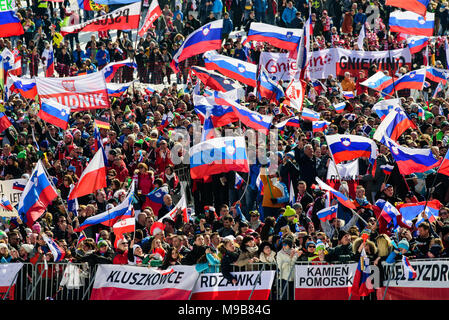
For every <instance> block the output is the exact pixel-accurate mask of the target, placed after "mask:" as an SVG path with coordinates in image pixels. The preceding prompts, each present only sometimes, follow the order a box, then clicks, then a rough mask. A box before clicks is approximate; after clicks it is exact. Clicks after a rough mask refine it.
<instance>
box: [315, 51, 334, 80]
mask: <svg viewBox="0 0 449 320" xmlns="http://www.w3.org/2000/svg"><path fill="white" fill-rule="evenodd" d="M337 62H338V52H337V51H336V49H325V50H319V51H313V52H312V57H311V58H310V61H309V67H308V70H309V74H310V78H311V79H326V78H327V77H328V76H329V75H330V74H331V75H334V76H335V75H336V73H337Z"/></svg>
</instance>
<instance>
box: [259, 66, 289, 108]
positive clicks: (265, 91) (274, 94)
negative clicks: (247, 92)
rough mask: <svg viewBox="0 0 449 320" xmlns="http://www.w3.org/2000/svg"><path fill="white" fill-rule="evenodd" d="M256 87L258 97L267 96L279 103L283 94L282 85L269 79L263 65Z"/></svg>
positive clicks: (271, 100)
mask: <svg viewBox="0 0 449 320" xmlns="http://www.w3.org/2000/svg"><path fill="white" fill-rule="evenodd" d="M257 89H258V90H257V92H258V95H259V99H262V98H267V99H268V100H269V101H270V102H275V103H279V101H280V99H281V98H282V97H284V96H285V93H284V90H283V89H282V87H281V86H280V85H279V84H278V83H277V82H275V81H274V80H272V79H270V76H269V75H268V73H267V71H266V70H265V68H263V67H262V68H261V69H260V73H259V82H258V87H257Z"/></svg>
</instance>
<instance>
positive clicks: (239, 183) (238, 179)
mask: <svg viewBox="0 0 449 320" xmlns="http://www.w3.org/2000/svg"><path fill="white" fill-rule="evenodd" d="M244 183H245V180H243V178H242V177H241V176H240V175H239V174H238V173H237V172H236V173H235V183H234V188H235V189H237V190H240V189H241V188H242V186H243V184H244Z"/></svg>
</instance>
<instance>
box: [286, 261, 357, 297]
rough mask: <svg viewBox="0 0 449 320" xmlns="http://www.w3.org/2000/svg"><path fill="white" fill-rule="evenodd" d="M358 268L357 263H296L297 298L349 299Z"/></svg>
mask: <svg viewBox="0 0 449 320" xmlns="http://www.w3.org/2000/svg"><path fill="white" fill-rule="evenodd" d="M356 269H357V263H352V264H335V265H296V270H295V271H296V278H295V300H348V298H349V295H350V289H351V287H352V280H353V279H354V274H355V271H356ZM352 298H355V299H359V297H358V296H357V297H355V296H353V297H351V299H352Z"/></svg>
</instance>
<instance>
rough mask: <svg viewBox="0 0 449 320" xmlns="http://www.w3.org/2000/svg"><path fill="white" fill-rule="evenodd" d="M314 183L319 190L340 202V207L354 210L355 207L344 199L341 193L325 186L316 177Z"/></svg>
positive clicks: (348, 200)
mask: <svg viewBox="0 0 449 320" xmlns="http://www.w3.org/2000/svg"><path fill="white" fill-rule="evenodd" d="M315 179H316V182H318V185H319V187H320V188H321V189H323V190H326V191H329V192H330V193H332V194H333V195H334V196H335V197H336V198H337V199H338V202H340V203H341V204H342V205H344V206H345V207H347V208H349V209H355V205H354V203H352V201H351V200H350V199H349V198H348V197H346V196H345V195H344V194H343V193H341V192H339V191H337V190H335V189H334V188H332V187H331V186H329V185H327V184H326V183H324V182H323V181H322V180H321V179H320V178H318V177H316V178H315Z"/></svg>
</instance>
